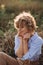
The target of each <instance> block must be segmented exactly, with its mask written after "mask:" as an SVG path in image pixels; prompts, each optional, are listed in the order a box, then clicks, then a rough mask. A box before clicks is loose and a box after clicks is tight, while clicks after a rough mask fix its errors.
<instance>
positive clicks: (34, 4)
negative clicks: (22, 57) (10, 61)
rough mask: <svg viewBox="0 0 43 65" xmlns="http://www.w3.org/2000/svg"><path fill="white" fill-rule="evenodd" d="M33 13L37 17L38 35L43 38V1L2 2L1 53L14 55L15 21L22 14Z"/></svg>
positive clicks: (0, 10)
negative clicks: (23, 12) (24, 12)
mask: <svg viewBox="0 0 43 65" xmlns="http://www.w3.org/2000/svg"><path fill="white" fill-rule="evenodd" d="M22 11H26V12H31V14H32V15H33V16H34V17H35V19H36V22H37V25H38V29H37V32H38V34H39V35H40V36H41V37H42V38H43V0H0V51H3V52H5V53H7V54H9V55H11V56H13V54H14V50H13V48H14V36H15V34H16V32H17V31H16V29H15V28H14V25H13V23H14V21H13V19H14V18H15V16H16V15H18V14H19V13H20V12H22Z"/></svg>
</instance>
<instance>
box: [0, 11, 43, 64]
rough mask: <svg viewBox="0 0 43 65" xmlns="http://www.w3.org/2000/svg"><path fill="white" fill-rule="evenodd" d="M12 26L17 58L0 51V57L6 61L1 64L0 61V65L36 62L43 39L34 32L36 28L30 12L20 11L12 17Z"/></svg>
mask: <svg viewBox="0 0 43 65" xmlns="http://www.w3.org/2000/svg"><path fill="white" fill-rule="evenodd" d="M14 26H15V28H16V29H17V35H16V36H15V47H14V50H15V54H16V56H17V58H16V59H15V58H12V57H10V56H8V55H7V54H5V53H0V59H2V60H3V59H4V62H5V61H6V62H5V64H1V63H3V61H0V65H7V64H8V65H29V64H33V63H31V62H36V61H37V60H38V59H39V56H40V54H41V47H42V44H43V39H42V38H41V37H40V36H39V35H38V34H37V32H35V30H36V28H37V26H36V21H35V19H34V17H33V16H32V15H31V14H30V13H27V12H22V13H21V14H19V15H18V16H16V18H15V19H14ZM30 61H31V62H30ZM36 63H37V62H36ZM34 65H35V64H34ZM36 65H38V63H37V64H36Z"/></svg>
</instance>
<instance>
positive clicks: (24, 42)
mask: <svg viewBox="0 0 43 65" xmlns="http://www.w3.org/2000/svg"><path fill="white" fill-rule="evenodd" d="M23 50H24V55H25V54H26V53H27V52H28V51H29V49H28V42H27V40H26V39H23Z"/></svg>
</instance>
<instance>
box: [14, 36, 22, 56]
mask: <svg viewBox="0 0 43 65" xmlns="http://www.w3.org/2000/svg"><path fill="white" fill-rule="evenodd" d="M15 54H16V55H17V56H18V57H22V54H23V48H22V37H19V39H18V38H15Z"/></svg>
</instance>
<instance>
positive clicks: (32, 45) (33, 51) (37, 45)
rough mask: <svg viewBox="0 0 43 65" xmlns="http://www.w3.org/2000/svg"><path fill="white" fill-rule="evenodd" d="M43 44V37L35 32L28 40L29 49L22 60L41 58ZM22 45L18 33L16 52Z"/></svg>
mask: <svg viewBox="0 0 43 65" xmlns="http://www.w3.org/2000/svg"><path fill="white" fill-rule="evenodd" d="M42 44H43V39H42V38H41V37H40V36H39V35H38V34H37V32H35V34H34V35H33V36H32V37H31V38H30V39H29V41H28V48H29V51H28V52H27V53H26V54H25V55H24V56H23V57H22V58H21V60H27V59H28V60H31V61H35V60H37V59H38V58H39V55H40V54H41V47H42ZM19 46H20V39H19V37H18V36H17V35H16V36H15V47H14V50H15V54H16V51H17V50H18V48H19Z"/></svg>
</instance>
